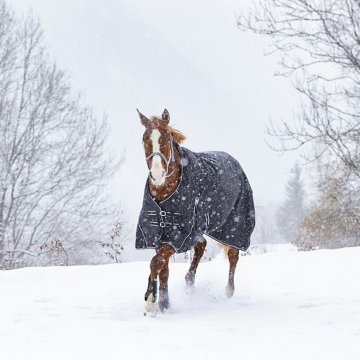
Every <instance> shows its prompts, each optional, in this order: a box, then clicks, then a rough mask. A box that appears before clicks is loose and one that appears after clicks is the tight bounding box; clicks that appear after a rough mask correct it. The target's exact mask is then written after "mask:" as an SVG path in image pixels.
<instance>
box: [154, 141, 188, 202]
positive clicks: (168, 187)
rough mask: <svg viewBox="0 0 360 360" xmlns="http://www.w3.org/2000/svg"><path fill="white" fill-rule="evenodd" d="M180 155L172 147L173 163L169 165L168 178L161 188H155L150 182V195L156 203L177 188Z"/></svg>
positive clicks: (175, 148) (176, 149)
mask: <svg viewBox="0 0 360 360" xmlns="http://www.w3.org/2000/svg"><path fill="white" fill-rule="evenodd" d="M180 172H181V166H180V154H179V150H178V148H177V147H176V146H174V161H172V162H170V164H169V171H168V173H169V174H170V176H169V177H167V178H166V180H165V183H164V184H163V185H161V186H155V185H153V183H152V182H151V181H149V185H150V193H151V194H152V196H154V198H155V200H156V201H157V202H160V201H163V200H165V199H167V198H168V197H169V196H170V195H171V194H172V193H173V192H174V191H175V190H176V188H177V186H178V184H179V181H180Z"/></svg>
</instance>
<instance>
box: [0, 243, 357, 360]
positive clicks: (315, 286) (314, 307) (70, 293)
mask: <svg viewBox="0 0 360 360" xmlns="http://www.w3.org/2000/svg"><path fill="white" fill-rule="evenodd" d="M359 259H360V248H348V249H342V250H321V251H314V252H308V253H299V252H296V251H289V250H288V249H286V250H283V251H272V252H269V253H266V254H262V255H253V256H246V257H242V258H241V259H240V261H239V266H238V271H237V275H236V292H235V295H234V297H233V298H232V299H230V300H228V299H226V298H225V295H224V287H225V284H226V277H227V269H228V268H227V262H226V261H225V260H224V258H223V255H220V256H219V257H218V258H216V259H215V260H214V261H212V262H209V263H201V264H200V266H199V270H198V277H197V281H196V286H195V288H194V290H193V292H192V293H188V292H187V291H186V289H185V284H184V280H183V278H184V275H185V273H186V269H187V266H188V264H181V263H175V264H171V268H170V296H171V299H172V311H171V312H170V313H167V314H159V315H158V316H157V317H155V318H153V317H149V316H146V317H144V316H143V309H144V302H143V293H144V291H145V287H146V279H147V276H148V263H145V262H136V263H125V264H115V265H105V266H81V267H53V268H30V269H21V270H15V271H9V272H5V271H2V272H0V289H1V295H0V358H1V359H6V360H10V359H47V360H52V359H76V360H77V359H140V358H141V359H162V358H163V359H196V358H197V359H235V358H239V359H242V360H247V359H277V360H279V359H286V360H288V359H311V360H315V359H324V360H325V359H326V360H330V359H336V360H338V359H344V360H350V359H360V261H359Z"/></svg>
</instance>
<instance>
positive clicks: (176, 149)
mask: <svg viewBox="0 0 360 360" xmlns="http://www.w3.org/2000/svg"><path fill="white" fill-rule="evenodd" d="M137 111H138V114H139V116H140V120H141V123H142V125H143V126H144V127H145V132H144V134H143V145H144V150H145V158H146V162H147V166H148V169H149V177H148V182H147V189H146V191H148V192H149V193H150V196H151V197H153V200H154V201H155V202H156V203H157V204H161V203H162V202H163V201H164V200H166V199H168V198H169V197H171V196H172V194H173V193H174V192H175V191H176V190H177V188H178V186H179V182H180V181H181V176H182V174H181V172H182V164H181V159H182V158H181V153H180V150H181V149H182V148H181V147H180V144H181V143H182V142H183V141H184V140H185V136H184V135H183V134H182V133H181V132H180V131H178V130H175V129H173V128H172V127H171V126H169V120H170V115H169V112H168V111H167V110H166V109H165V110H164V112H163V114H162V116H161V117H156V116H153V117H151V118H147V117H146V116H145V115H143V114H141V113H140V112H139V110H137ZM250 191H251V188H250ZM251 201H252V193H251ZM162 212H164V211H162ZM165 213H166V212H165ZM150 214H151V212H150ZM160 226H161V224H160ZM251 231H252V229H251ZM251 231H250V234H251ZM249 237H250V236H249ZM191 246H193V249H194V252H195V253H194V257H193V260H192V262H191V265H190V268H189V270H188V272H187V274H186V276H185V280H186V284H187V285H188V286H192V285H194V282H195V275H196V270H197V267H198V265H199V262H200V259H201V257H202V256H203V254H204V251H205V247H206V240H205V238H204V237H202V236H201V237H198V238H197V239H196V240H194V242H193V243H192V244H191ZM221 246H222V248H223V249H224V251H225V253H226V254H227V257H228V259H229V263H230V267H229V276H228V283H227V286H226V295H227V296H228V297H231V296H232V295H233V294H234V289H235V287H234V275H235V269H236V265H237V262H238V259H239V249H238V248H235V247H231V246H227V245H226V243H225V244H224V243H222V245H221ZM247 246H248V245H247ZM153 247H154V248H155V249H156V254H155V256H154V257H153V258H152V259H151V262H150V276H149V279H148V287H147V290H146V293H145V301H147V304H148V305H149V304H150V305H151V304H152V303H154V304H155V301H156V297H157V278H158V277H159V280H160V284H159V301H158V307H159V309H160V311H162V312H164V311H165V310H167V309H168V308H169V306H170V301H169V294H168V278H169V259H170V257H171V256H172V255H173V254H174V253H175V252H176V250H175V248H174V246H172V245H171V242H169V241H168V242H163V241H161V239H159V241H158V243H157V244H156V246H153Z"/></svg>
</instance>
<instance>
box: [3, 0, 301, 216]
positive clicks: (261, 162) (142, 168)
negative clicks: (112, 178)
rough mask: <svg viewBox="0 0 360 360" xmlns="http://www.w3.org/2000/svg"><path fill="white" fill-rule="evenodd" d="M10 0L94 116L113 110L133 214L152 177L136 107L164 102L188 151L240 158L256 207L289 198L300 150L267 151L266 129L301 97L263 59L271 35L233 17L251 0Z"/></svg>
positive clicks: (149, 111)
mask: <svg viewBox="0 0 360 360" xmlns="http://www.w3.org/2000/svg"><path fill="white" fill-rule="evenodd" d="M8 3H9V4H11V6H12V7H13V8H14V9H15V10H16V11H17V12H18V13H19V12H22V11H26V10H27V9H28V8H29V7H31V8H32V9H33V11H34V12H35V13H36V14H37V15H38V16H39V18H40V20H41V23H42V26H43V28H44V32H45V38H46V42H47V45H48V49H49V52H50V54H51V56H52V57H53V58H54V59H55V60H56V61H57V62H58V64H59V65H60V67H62V68H64V69H66V70H67V72H68V73H69V75H70V77H71V79H72V83H73V85H74V87H75V89H77V90H80V91H81V92H82V93H83V94H85V96H86V99H87V101H88V102H89V103H90V104H91V105H92V106H93V107H94V108H95V109H96V110H97V112H98V113H99V114H102V113H103V112H106V113H107V114H108V116H109V121H110V124H111V134H110V146H109V148H111V149H112V151H116V152H118V153H119V154H121V153H122V151H123V150H124V149H125V150H126V163H125V165H124V166H123V169H122V170H121V171H120V173H119V174H118V175H117V178H116V183H115V186H114V187H115V188H114V190H113V191H114V195H116V197H119V198H122V199H124V202H125V204H126V206H128V207H129V208H131V210H134V211H135V213H136V212H137V210H138V209H139V208H140V206H141V198H142V193H143V187H144V182H145V179H146V165H145V161H144V155H143V150H142V146H141V135H142V131H143V129H142V127H141V125H140V122H139V120H138V118H137V114H136V108H137V107H138V108H139V109H140V110H141V111H142V112H143V113H144V114H146V115H154V114H159V115H160V114H161V112H162V110H163V109H164V108H165V107H166V108H167V109H168V110H169V112H170V115H171V123H172V125H173V126H175V127H177V128H178V129H179V130H181V131H183V133H184V134H185V135H186V136H187V138H188V139H187V141H186V142H185V144H184V145H185V146H186V147H188V148H190V149H192V150H195V151H206V150H224V151H228V152H229V153H231V154H232V155H233V156H235V157H236V158H237V159H238V160H239V161H240V163H241V164H242V166H243V168H244V170H245V172H246V173H247V175H248V177H249V179H250V182H251V185H252V187H253V191H254V195H255V200H256V204H257V205H258V206H264V205H266V204H268V203H270V202H274V201H278V200H279V199H281V198H282V196H283V190H284V184H285V182H286V179H287V176H288V172H289V169H290V168H291V166H292V165H293V164H294V162H295V159H296V157H297V154H285V155H280V154H278V153H274V152H273V151H272V150H270V149H269V148H268V146H267V145H266V144H265V138H266V127H267V125H268V122H269V117H270V116H271V117H272V118H274V119H277V118H282V119H287V120H288V121H292V119H293V117H294V115H293V114H294V112H295V111H296V102H297V95H296V93H295V91H294V90H293V89H292V87H291V84H290V81H289V79H284V78H279V77H275V76H273V74H274V72H275V70H276V67H277V63H276V62H277V59H276V57H264V55H263V54H264V50H265V49H266V45H267V42H266V39H264V38H260V37H258V36H255V35H253V34H250V33H243V32H241V31H240V30H238V29H237V27H236V13H239V12H240V10H241V9H244V8H245V7H246V4H248V3H250V1H248V0H247V1H244V0H243V1H240V0H239V1H234V0H226V1H225V0H218V1H167V0H161V1H160V0H159V1H145V0H143V1H133V0H128V1H122V0H106V1H104V0H61V1H60V0H51V1H49V0H10V1H8ZM124 185H127V189H126V191H124V190H123V188H124ZM129 186H130V188H131V191H129Z"/></svg>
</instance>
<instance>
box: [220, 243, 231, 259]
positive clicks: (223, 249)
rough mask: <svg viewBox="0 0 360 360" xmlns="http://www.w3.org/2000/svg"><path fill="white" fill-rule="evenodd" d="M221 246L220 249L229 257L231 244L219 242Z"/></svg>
mask: <svg viewBox="0 0 360 360" xmlns="http://www.w3.org/2000/svg"><path fill="white" fill-rule="evenodd" d="M219 246H220V249H221V250H222V251H223V252H224V255H225V257H227V256H228V252H229V250H230V246H227V245H225V244H220V243H219Z"/></svg>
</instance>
